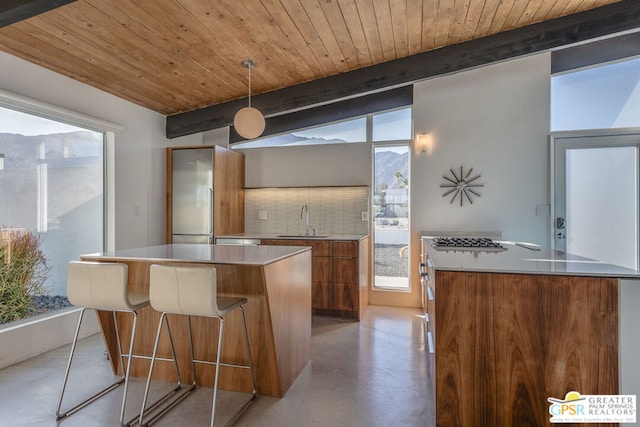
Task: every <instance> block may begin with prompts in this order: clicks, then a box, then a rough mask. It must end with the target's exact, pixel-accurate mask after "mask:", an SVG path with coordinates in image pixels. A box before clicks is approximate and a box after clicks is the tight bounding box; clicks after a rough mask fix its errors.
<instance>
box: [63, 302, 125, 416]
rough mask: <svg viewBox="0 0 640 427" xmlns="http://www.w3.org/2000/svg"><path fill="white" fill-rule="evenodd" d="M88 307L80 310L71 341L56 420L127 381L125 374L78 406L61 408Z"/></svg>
mask: <svg viewBox="0 0 640 427" xmlns="http://www.w3.org/2000/svg"><path fill="white" fill-rule="evenodd" d="M86 310H87V309H86V308H83V309H81V310H80V317H79V318H78V325H77V326H76V332H75V334H74V336H73V341H72V343H71V353H70V354H69V360H68V362H67V368H66V370H65V372H64V380H63V381H62V389H61V390H60V397H59V398H58V406H57V408H56V420H60V419H62V418H64V417H67V416H69V415H71V414H73V413H74V412H76V411H78V410H80V409H82V408H84V407H85V406H87V405H89V404H90V403H92V402H94V401H95V400H97V399H99V398H100V397H102V396H104V395H105V394H107V393H109V392H110V391H112V390H114V389H116V388H117V387H118V386H119V385H120V384H122V383H123V382H124V381H125V377H124V375H123V376H122V377H121V378H119V379H118V380H117V381H116V382H114V383H113V384H111V385H109V386H107V387H105V388H104V389H102V390H101V391H99V392H97V393H96V394H94V395H92V396H90V397H89V398H87V399H85V400H83V401H82V402H80V403H78V404H77V405H76V406H74V407H72V408H71V409H68V410H67V411H66V412H61V411H60V408H61V407H62V400H63V398H64V392H65V390H66V388H67V381H68V380H69V372H70V371H71V362H72V361H73V356H74V354H75V351H76V345H77V344H78V337H79V335H80V326H81V325H82V320H83V318H84V313H85V311H86Z"/></svg>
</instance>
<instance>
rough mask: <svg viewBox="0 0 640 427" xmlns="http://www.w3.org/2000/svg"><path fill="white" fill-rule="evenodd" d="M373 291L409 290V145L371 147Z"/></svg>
mask: <svg viewBox="0 0 640 427" xmlns="http://www.w3.org/2000/svg"><path fill="white" fill-rule="evenodd" d="M373 177H374V178H373V179H374V192H373V200H372V204H373V206H372V209H371V212H372V213H373V215H374V218H373V243H374V255H373V259H374V268H373V272H374V284H373V286H374V288H378V289H391V290H403V291H408V290H409V289H410V287H409V145H408V144H393V145H382V144H374V147H373Z"/></svg>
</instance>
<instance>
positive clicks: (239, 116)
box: [233, 59, 265, 139]
mask: <svg viewBox="0 0 640 427" xmlns="http://www.w3.org/2000/svg"><path fill="white" fill-rule="evenodd" d="M242 66H243V67H245V68H248V69H249V106H248V107H244V108H241V109H240V110H239V111H238V112H237V113H236V115H235V117H234V118H233V126H234V127H235V128H236V132H238V135H240V136H241V137H243V138H247V139H253V138H257V137H259V136H260V135H262V132H264V127H265V121H264V116H263V115H262V113H261V112H260V111H259V110H257V109H255V108H253V107H252V106H251V68H253V67H255V66H256V63H255V61H254V60H252V59H247V60H245V61H242Z"/></svg>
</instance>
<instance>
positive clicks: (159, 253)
mask: <svg viewBox="0 0 640 427" xmlns="http://www.w3.org/2000/svg"><path fill="white" fill-rule="evenodd" d="M308 250H311V247H309V246H236V245H208V244H195V243H174V244H170V245H159V246H147V247H144V248H135V249H123V250H117V251H112V252H103V253H95V254H86V255H82V256H81V258H82V259H83V260H87V261H90V260H94V259H102V258H117V259H122V260H127V259H131V260H134V259H136V260H150V261H179V262H205V263H211V264H245V265H267V264H271V263H273V262H276V261H278V260H280V259H283V258H286V257H289V256H292V255H294V254H297V253H301V252H304V251H308Z"/></svg>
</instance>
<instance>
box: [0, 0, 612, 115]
mask: <svg viewBox="0 0 640 427" xmlns="http://www.w3.org/2000/svg"><path fill="white" fill-rule="evenodd" d="M618 1H619V0H511V1H509V0H245V1H239V0H77V1H75V2H73V3H70V4H67V5H64V6H61V7H59V8H57V9H54V10H51V11H48V12H45V13H43V14H41V15H38V16H35V17H32V18H29V19H26V20H23V21H20V22H16V23H14V24H11V25H9V26H5V27H3V28H1V29H0V50H2V51H5V52H8V53H10V54H13V55H15V56H18V57H20V58H23V59H25V60H27V61H30V62H33V63H35V64H39V65H41V66H43V67H45V68H48V69H50V70H53V71H56V72H58V73H60V74H63V75H66V76H69V77H71V78H74V79H76V80H78V81H81V82H84V83H86V84H88V85H91V86H93V87H96V88H98V89H101V90H104V91H106V92H108V93H111V94H113V95H116V96H119V97H121V98H124V99H127V100H129V101H131V102H133V103H136V104H138V105H141V106H143V107H146V108H149V109H151V110H154V111H157V112H159V113H162V114H165V115H170V114H175V113H179V112H185V111H191V110H195V109H199V108H202V107H205V106H209V105H214V104H219V103H222V102H226V101H229V100H233V99H238V98H243V97H246V96H247V93H248V79H247V70H246V69H245V68H242V66H241V65H240V63H241V62H242V61H243V60H244V59H246V58H252V59H254V60H255V61H256V62H257V67H256V68H255V69H254V70H253V72H252V76H251V86H252V91H253V93H254V94H258V93H264V92H269V91H273V90H276V89H280V88H284V87H288V86H293V85H296V84H299V83H302V82H308V81H312V80H316V79H320V78H324V77H328V76H333V75H337V74H340V73H344V72H347V71H351V70H355V69H359V68H363V67H367V66H371V65H374V64H379V63H383V62H387V61H392V60H395V59H398V58H403V57H407V56H410V55H414V54H418V53H421V52H426V51H430V50H433V49H438V48H441V47H444V46H449V45H453V44H457V43H460V42H464V41H468V40H472V39H477V38H481V37H484V36H487V35H491V34H496V33H500V32H503V31H507V30H510V29H514V28H519V27H523V26H526V25H530V24H533V23H538V22H543V21H547V20H550V19H554V18H558V17H561V16H566V15H570V14H574V13H578V12H582V11H585V10H589V9H594V8H597V7H600V6H604V5H607V4H611V3H617V2H618Z"/></svg>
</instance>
